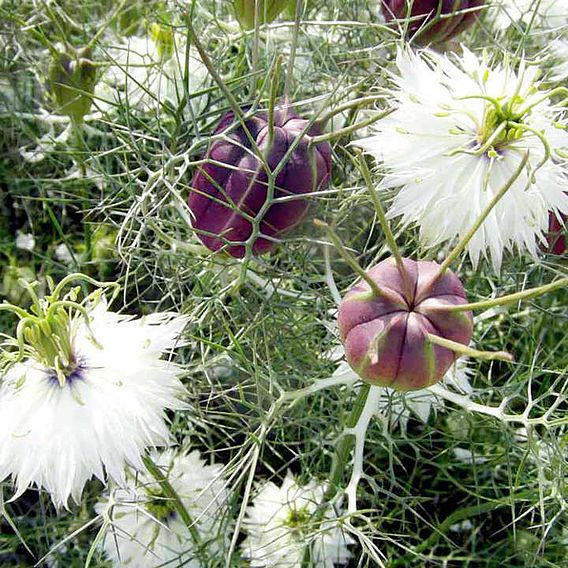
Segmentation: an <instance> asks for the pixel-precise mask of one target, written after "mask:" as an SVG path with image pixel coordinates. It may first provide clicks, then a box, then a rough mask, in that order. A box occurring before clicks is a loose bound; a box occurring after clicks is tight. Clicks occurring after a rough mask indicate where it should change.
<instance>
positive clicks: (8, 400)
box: [0, 299, 187, 507]
mask: <svg viewBox="0 0 568 568" xmlns="http://www.w3.org/2000/svg"><path fill="white" fill-rule="evenodd" d="M89 315H90V331H89V329H88V328H87V325H86V323H85V319H84V317H83V316H82V315H77V316H75V317H74V318H73V319H72V320H71V325H70V337H68V338H66V339H64V340H65V341H69V344H70V346H71V357H70V361H69V362H68V364H67V368H68V369H69V371H68V373H67V374H66V376H65V377H64V378H63V379H62V377H61V376H58V374H57V373H56V372H55V371H54V370H53V369H51V368H47V367H46V366H44V365H43V364H42V363H41V362H39V361H38V360H36V359H34V358H27V359H25V360H24V361H22V362H20V363H16V364H14V365H12V366H11V367H10V368H9V370H8V371H7V373H6V374H5V376H4V377H2V382H1V383H0V481H1V480H4V479H6V478H7V477H8V476H10V475H11V476H12V478H13V480H14V482H15V485H16V494H15V496H14V499H15V498H16V497H18V496H20V495H21V494H22V493H23V492H24V491H25V490H26V489H27V488H28V487H30V486H32V485H36V486H37V487H38V488H43V489H45V490H47V491H48V492H49V493H50V494H51V498H52V500H53V503H54V504H55V505H56V507H66V506H67V503H68V500H69V497H70V496H71V497H72V498H73V499H74V500H75V501H76V502H78V501H79V499H80V498H81V492H82V490H83V487H84V485H85V483H86V482H87V481H88V480H89V479H90V478H91V477H92V476H96V477H97V478H99V479H100V480H101V481H104V480H105V473H104V471H105V470H106V473H107V474H108V476H110V477H111V478H112V479H114V480H115V481H116V482H117V483H119V484H120V483H124V481H125V477H124V466H125V464H129V465H131V466H133V467H135V468H138V469H140V468H142V466H143V464H142V460H141V454H142V453H143V452H144V450H145V449H146V448H147V447H149V446H161V445H167V444H168V443H169V442H170V433H169V430H168V425H167V422H166V416H165V410H166V409H180V408H184V407H185V405H184V404H183V403H182V402H181V401H180V400H179V396H180V395H182V394H183V392H184V389H183V387H182V384H181V383H180V381H179V379H178V375H179V373H180V370H179V368H178V367H177V366H176V365H175V364H174V363H172V362H169V361H167V360H163V359H162V358H161V357H162V355H163V354H166V353H169V352H170V351H171V349H173V348H174V347H176V345H179V343H178V337H179V335H180V333H181V331H182V330H183V328H184V326H185V325H186V323H187V318H186V317H183V316H179V315H176V314H171V313H156V314H151V315H148V316H145V317H143V318H140V319H134V318H132V317H130V316H124V315H118V314H116V313H113V312H111V311H109V310H108V309H107V305H106V302H104V301H103V300H102V299H101V301H99V302H98V304H97V305H95V306H94V307H91V309H90V314H89ZM53 337H54V334H51V338H52V339H53ZM55 339H56V340H57V341H61V340H63V339H62V338H61V337H56V338H55ZM95 340H96V341H95ZM54 341H55V340H54ZM60 362H61V361H60Z"/></svg>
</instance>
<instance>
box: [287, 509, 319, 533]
mask: <svg viewBox="0 0 568 568" xmlns="http://www.w3.org/2000/svg"><path fill="white" fill-rule="evenodd" d="M311 516H312V515H311V513H310V511H309V510H308V507H307V506H303V507H300V508H299V509H296V508H292V509H290V511H289V513H288V516H287V517H286V520H285V521H284V525H286V526H287V527H288V528H289V529H290V530H291V532H292V533H293V534H295V535H297V536H301V535H303V534H305V533H306V532H307V528H308V527H307V525H308V524H309V523H310V519H311Z"/></svg>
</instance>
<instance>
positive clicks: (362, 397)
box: [322, 383, 371, 505]
mask: <svg viewBox="0 0 568 568" xmlns="http://www.w3.org/2000/svg"><path fill="white" fill-rule="evenodd" d="M370 389H371V385H369V384H367V383H363V385H362V386H361V390H360V391H359V394H358V395H357V398H356V399H355V403H354V404H353V409H352V410H351V414H350V415H349V418H348V419H347V422H346V423H345V428H355V426H356V425H357V422H358V420H359V417H360V416H361V413H362V412H363V409H364V408H365V403H366V402H367V397H368V396H369V390H370ZM354 442H355V436H354V435H353V434H345V435H343V436H342V437H341V438H340V439H339V441H338V442H337V444H336V446H335V455H334V456H333V462H332V464H331V471H330V473H329V485H328V487H327V489H326V491H325V494H324V496H323V500H322V505H325V504H326V503H327V502H329V501H330V500H331V499H333V497H335V495H336V493H337V490H338V488H339V485H340V483H341V479H342V477H343V472H344V471H345V466H346V465H347V462H348V461H349V457H350V456H351V450H352V449H353V444H354Z"/></svg>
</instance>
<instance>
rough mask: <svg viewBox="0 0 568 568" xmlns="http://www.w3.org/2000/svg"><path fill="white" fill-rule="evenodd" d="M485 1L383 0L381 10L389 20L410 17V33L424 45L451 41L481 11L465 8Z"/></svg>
mask: <svg viewBox="0 0 568 568" xmlns="http://www.w3.org/2000/svg"><path fill="white" fill-rule="evenodd" d="M484 3H485V0H382V11H383V15H384V17H385V19H386V21H387V22H390V21H392V20H404V19H405V18H411V22H410V23H409V25H408V28H407V31H406V33H407V36H408V37H409V38H412V40H413V41H415V42H416V43H418V44H423V45H425V44H428V43H440V42H443V41H448V40H449V39H451V38H453V37H455V36H457V35H458V34H459V33H461V32H462V31H464V30H465V29H467V28H468V27H469V26H471V25H472V24H473V23H474V22H475V20H476V18H477V16H478V14H479V10H473V11H471V12H466V13H463V11H464V10H468V9H472V8H479V7H480V6H483V4H484ZM460 12H461V13H460ZM448 14H449V15H450V16H449V17H446V16H447V15H448ZM452 14H453V15H452ZM442 16H443V17H442Z"/></svg>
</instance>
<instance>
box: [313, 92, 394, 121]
mask: <svg viewBox="0 0 568 568" xmlns="http://www.w3.org/2000/svg"><path fill="white" fill-rule="evenodd" d="M384 98H385V96H384V95H369V96H368V97H360V98H358V99H353V100H352V101H348V102H346V103H343V104H342V105H339V106H336V107H335V108H334V109H333V110H330V111H329V112H328V113H327V114H325V115H323V116H322V117H321V118H320V119H319V120H318V122H321V123H322V124H326V123H327V122H328V121H329V120H331V119H332V118H333V117H334V116H336V115H338V114H340V113H342V112H343V111H346V110H351V109H353V108H358V107H361V106H364V105H366V104H367V103H374V102H375V101H380V100H383V99H384Z"/></svg>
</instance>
